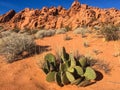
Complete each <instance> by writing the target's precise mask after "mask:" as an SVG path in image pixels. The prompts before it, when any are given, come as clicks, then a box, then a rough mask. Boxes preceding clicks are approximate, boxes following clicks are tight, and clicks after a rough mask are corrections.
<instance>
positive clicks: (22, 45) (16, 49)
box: [0, 33, 35, 63]
mask: <svg viewBox="0 0 120 90" xmlns="http://www.w3.org/2000/svg"><path fill="white" fill-rule="evenodd" d="M33 50H35V42H34V39H33V38H32V36H30V35H26V34H18V33H12V34H11V35H9V36H7V37H4V38H1V39H0V54H1V55H3V56H5V57H6V60H7V62H9V63H10V62H13V61H16V60H18V59H22V58H25V57H26V56H28V55H30V54H32V53H33ZM25 52H26V55H23V53H25Z"/></svg>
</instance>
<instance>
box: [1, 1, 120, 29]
mask: <svg viewBox="0 0 120 90" xmlns="http://www.w3.org/2000/svg"><path fill="white" fill-rule="evenodd" d="M101 23H112V24H115V25H120V11H119V10H117V9H115V8H110V9H100V8H97V7H90V6H88V5H86V4H80V3H79V2H78V1H77V0H76V1H74V2H73V4H72V5H71V7H70V8H69V9H68V10H66V9H65V8H63V7H62V6H58V7H50V8H47V7H43V8H42V9H41V10H39V9H36V10H34V9H29V8H26V9H24V10H22V11H20V12H18V13H15V11H14V10H11V11H9V12H8V13H6V14H4V15H2V16H0V26H4V27H8V28H16V27H17V28H20V29H26V28H27V29H40V28H46V29H50V28H61V27H65V26H70V27H72V28H73V29H74V28H76V27H78V26H94V25H100V24H101Z"/></svg>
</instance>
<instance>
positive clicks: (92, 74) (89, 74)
mask: <svg viewBox="0 0 120 90" xmlns="http://www.w3.org/2000/svg"><path fill="white" fill-rule="evenodd" d="M84 76H85V78H86V79H87V80H94V79H95V78H96V73H95V71H94V70H93V69H92V68H91V67H87V68H86V71H85V73H84Z"/></svg>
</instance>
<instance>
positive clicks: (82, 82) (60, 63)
mask: <svg viewBox="0 0 120 90" xmlns="http://www.w3.org/2000/svg"><path fill="white" fill-rule="evenodd" d="M44 60H45V62H44V64H43V66H42V70H43V71H44V72H45V73H46V74H47V76H46V80H47V81H48V82H56V83H57V84H58V85H59V86H64V85H68V84H72V85H73V84H74V85H78V86H82V87H84V86H87V85H89V84H91V83H93V82H92V81H91V80H95V79H96V72H95V71H94V69H92V68H91V67H90V65H89V63H88V61H87V58H86V57H84V56H80V57H74V55H73V54H71V53H70V54H68V53H67V52H66V50H65V48H64V47H63V48H62V52H61V54H60V58H58V59H56V57H55V56H54V55H53V54H51V53H48V54H47V55H46V56H45V57H44Z"/></svg>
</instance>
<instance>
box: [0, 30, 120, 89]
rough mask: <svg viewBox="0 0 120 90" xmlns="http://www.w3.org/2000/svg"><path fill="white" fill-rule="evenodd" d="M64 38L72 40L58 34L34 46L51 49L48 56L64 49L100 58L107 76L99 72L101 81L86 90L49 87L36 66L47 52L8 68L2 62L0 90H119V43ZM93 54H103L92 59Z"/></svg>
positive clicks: (41, 40)
mask: <svg viewBox="0 0 120 90" xmlns="http://www.w3.org/2000/svg"><path fill="white" fill-rule="evenodd" d="M67 34H68V36H70V37H71V38H72V40H69V41H66V40H64V36H65V34H61V35H55V36H53V37H46V38H44V39H40V40H37V43H38V44H39V45H42V46H50V47H49V49H51V50H50V51H48V52H52V53H55V52H56V51H58V50H59V49H60V48H61V47H62V46H65V47H66V49H67V51H69V52H73V51H76V50H79V52H80V53H81V54H84V55H89V56H92V57H94V58H99V59H100V60H103V61H105V62H107V63H109V64H110V67H111V72H110V74H105V73H104V72H103V71H102V70H99V71H101V72H102V74H103V79H102V80H100V81H98V82H97V83H95V84H92V85H90V86H88V87H85V88H83V87H77V86H72V85H67V86H64V87H59V86H58V85H57V84H55V83H48V82H47V81H46V80H45V74H44V73H43V71H42V70H41V69H40V68H39V66H38V64H39V63H38V62H39V61H42V58H43V56H44V55H45V54H46V53H48V52H43V53H42V54H39V55H35V56H33V57H30V58H27V59H24V60H20V61H16V62H14V63H11V64H7V63H6V62H5V61H4V59H3V58H1V60H0V90H120V78H119V75H120V57H114V56H113V54H115V53H116V52H117V51H118V49H120V41H111V42H104V41H103V40H102V38H94V37H93V35H87V37H86V38H81V36H80V35H75V34H72V33H71V32H69V33H67ZM85 41H86V42H88V43H89V45H90V47H87V48H86V47H84V46H83V43H84V42H85ZM93 50H99V51H101V52H103V53H100V54H98V55H95V53H94V52H93Z"/></svg>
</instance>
